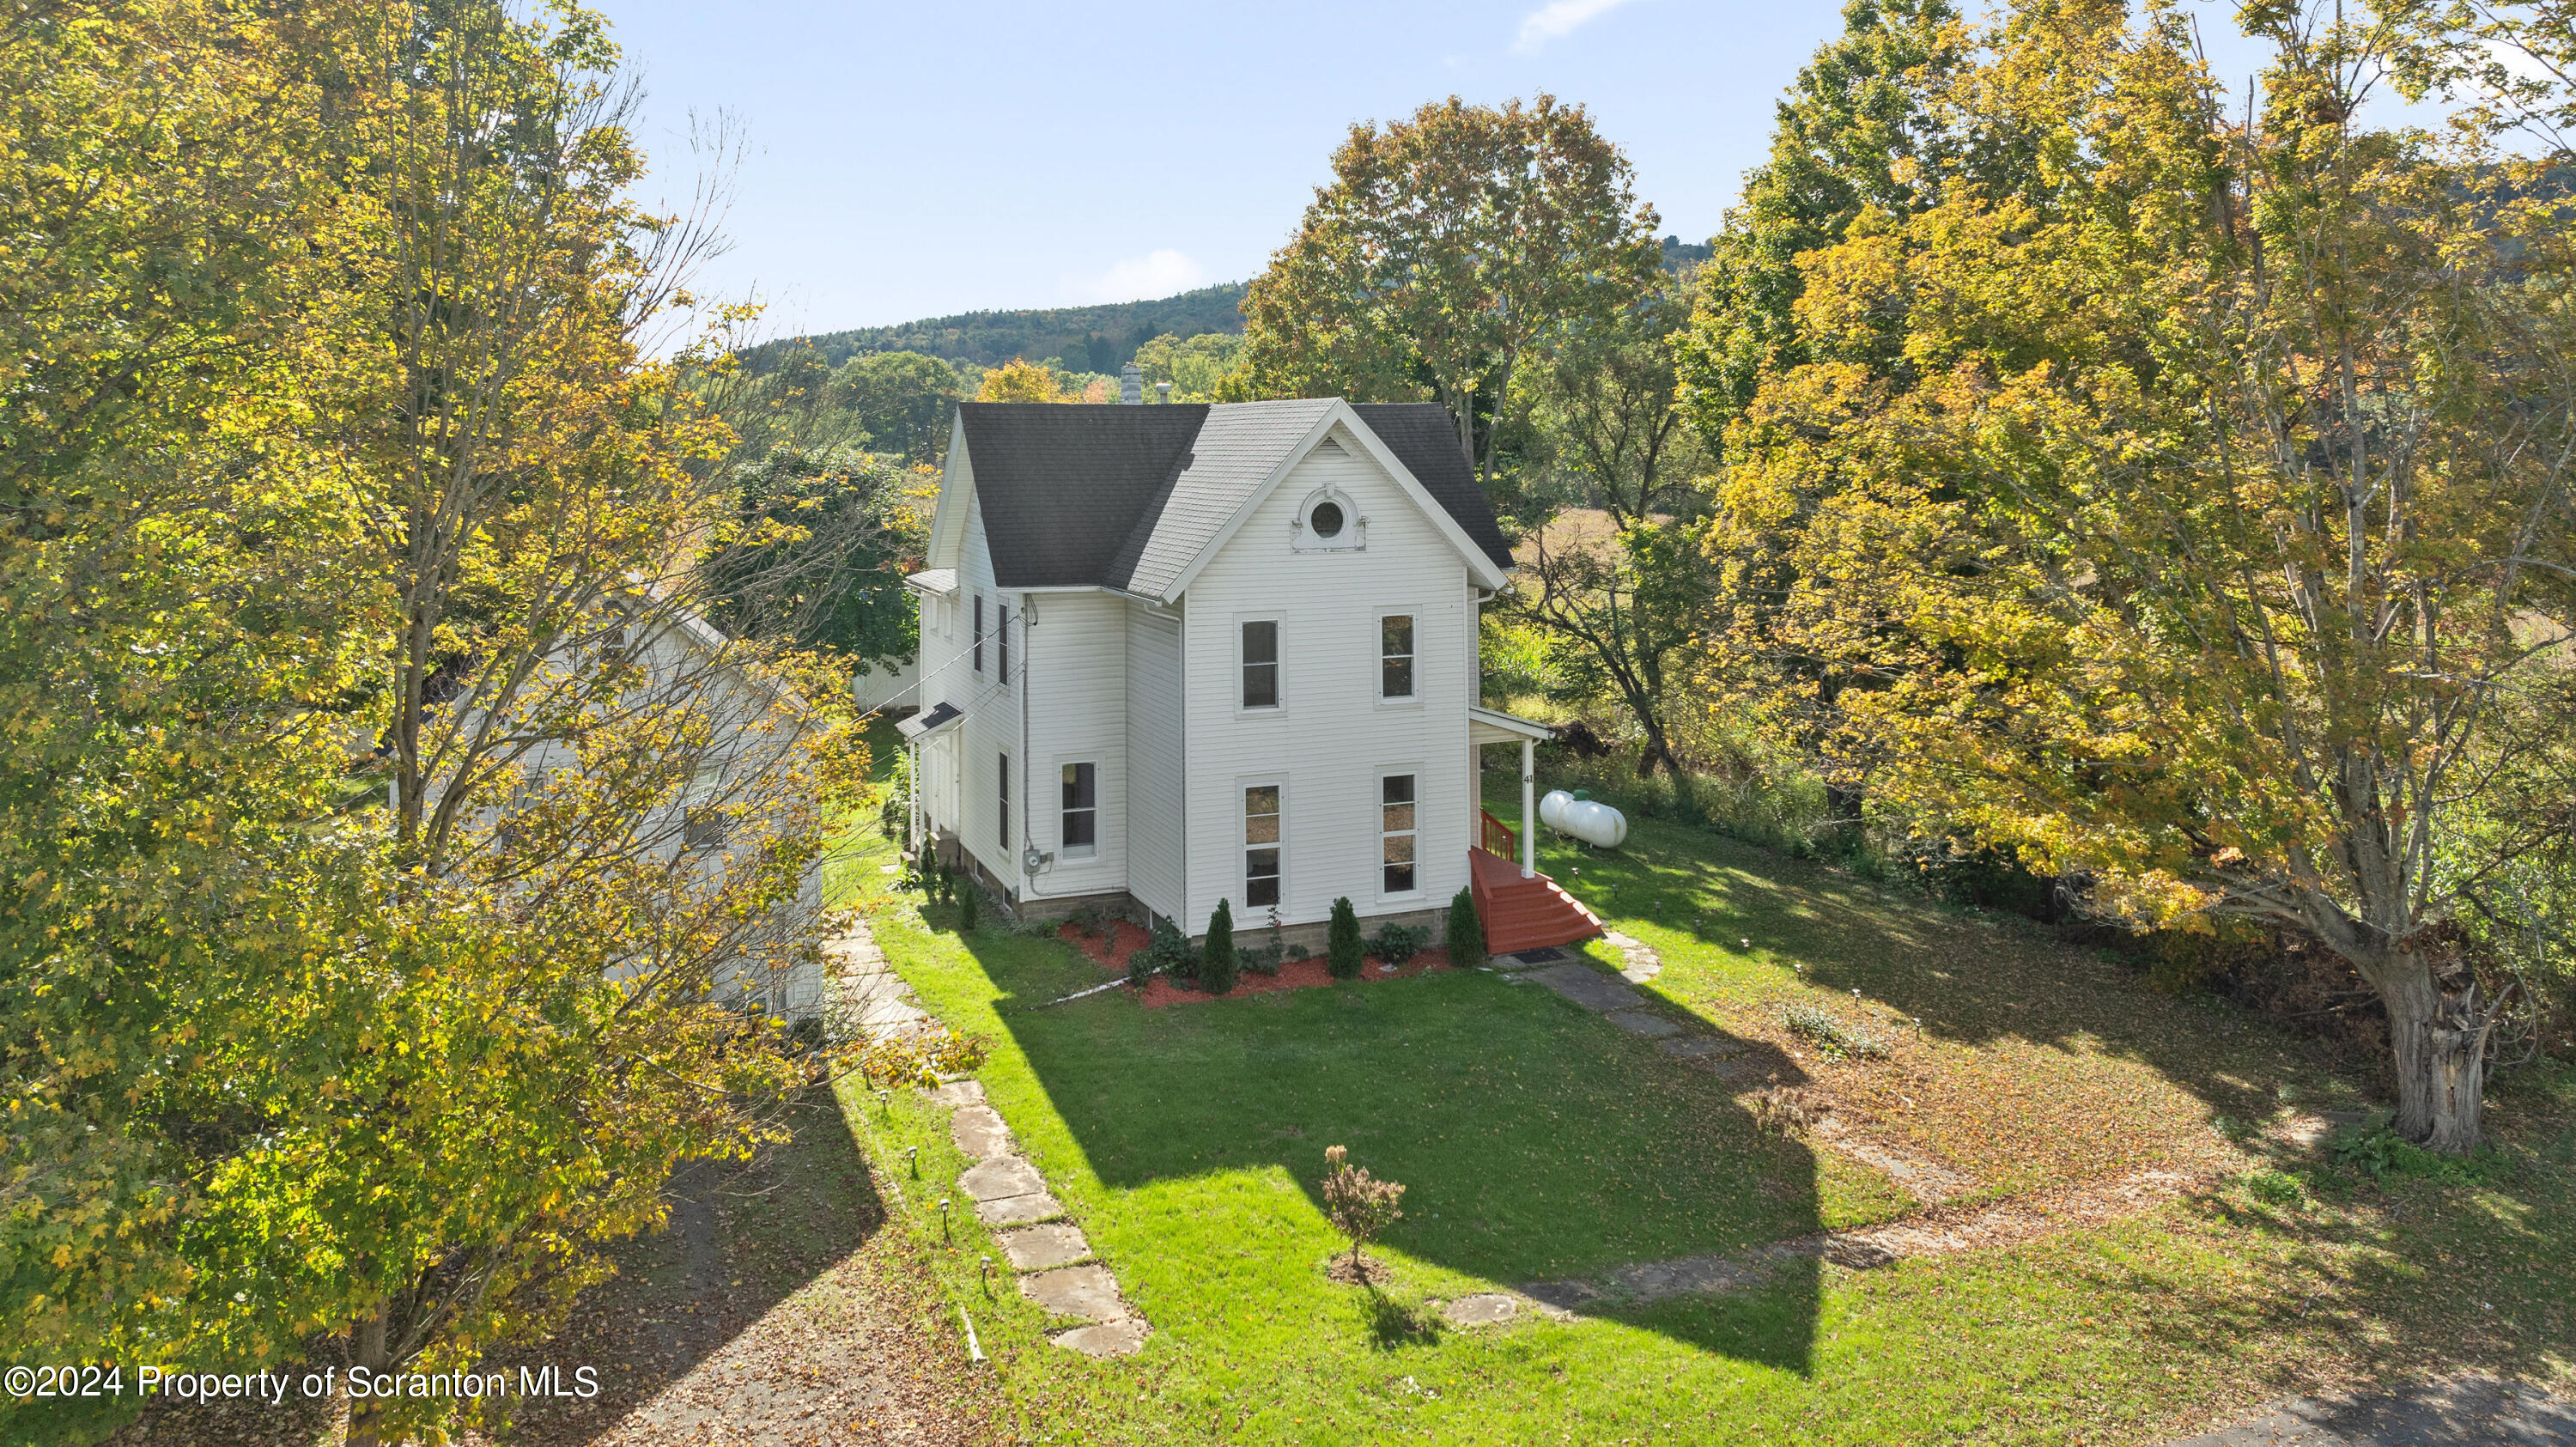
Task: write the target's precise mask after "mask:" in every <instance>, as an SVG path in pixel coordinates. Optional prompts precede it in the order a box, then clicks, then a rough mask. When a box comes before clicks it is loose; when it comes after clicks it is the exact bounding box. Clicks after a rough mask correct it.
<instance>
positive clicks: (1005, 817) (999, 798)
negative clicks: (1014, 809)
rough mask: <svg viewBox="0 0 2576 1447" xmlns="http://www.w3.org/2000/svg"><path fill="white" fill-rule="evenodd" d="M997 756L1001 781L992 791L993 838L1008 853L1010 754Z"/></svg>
mask: <svg viewBox="0 0 2576 1447" xmlns="http://www.w3.org/2000/svg"><path fill="white" fill-rule="evenodd" d="M999 757H1000V759H1001V761H1002V768H1001V783H1000V786H999V787H997V788H996V789H995V790H994V791H993V802H994V804H995V805H996V817H995V819H994V821H993V838H994V840H995V841H996V842H998V843H999V844H1000V845H1001V846H1002V849H1003V852H1005V853H1008V852H1009V851H1010V847H1011V756H1010V755H1009V754H1002V755H1000V756H999Z"/></svg>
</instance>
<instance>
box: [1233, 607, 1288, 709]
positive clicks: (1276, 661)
mask: <svg viewBox="0 0 2576 1447" xmlns="http://www.w3.org/2000/svg"><path fill="white" fill-rule="evenodd" d="M1246 623H1267V624H1269V625H1271V628H1272V629H1273V632H1272V634H1271V637H1272V638H1273V639H1274V640H1275V641H1276V644H1277V652H1276V654H1275V655H1274V657H1273V659H1272V662H1271V665H1270V666H1271V667H1272V668H1273V669H1275V670H1277V672H1275V673H1274V674H1272V679H1273V690H1274V692H1275V693H1276V694H1277V695H1278V699H1279V701H1278V702H1277V703H1273V704H1266V705H1255V704H1247V703H1245V702H1244V701H1243V670H1244V669H1245V668H1247V667H1249V666H1250V660H1248V659H1246V658H1245V657H1244V656H1243V625H1244V624H1246ZM1230 626H1231V627H1232V628H1233V629H1234V677H1233V679H1232V681H1230V682H1229V683H1228V684H1227V685H1226V686H1227V687H1228V688H1229V689H1231V690H1233V693H1234V714H1235V717H1237V718H1283V717H1285V716H1286V715H1287V713H1288V620H1287V619H1286V618H1284V617H1282V616H1280V615H1279V614H1277V613H1268V612H1264V613H1237V614H1235V615H1234V622H1233V623H1232V624H1231V625H1230Z"/></svg>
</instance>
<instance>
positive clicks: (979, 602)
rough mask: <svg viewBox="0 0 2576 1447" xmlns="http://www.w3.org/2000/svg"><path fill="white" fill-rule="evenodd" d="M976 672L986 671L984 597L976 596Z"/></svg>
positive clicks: (981, 595) (979, 594)
mask: <svg viewBox="0 0 2576 1447" xmlns="http://www.w3.org/2000/svg"><path fill="white" fill-rule="evenodd" d="M974 652H975V671H976V672H977V673H981V672H983V671H984V595H983V594H981V593H978V594H976V595H975V649H974Z"/></svg>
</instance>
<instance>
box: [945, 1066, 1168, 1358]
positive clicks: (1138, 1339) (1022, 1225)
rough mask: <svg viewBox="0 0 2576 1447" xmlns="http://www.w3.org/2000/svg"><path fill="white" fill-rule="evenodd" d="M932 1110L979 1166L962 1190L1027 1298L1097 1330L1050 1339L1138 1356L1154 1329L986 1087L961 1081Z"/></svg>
mask: <svg viewBox="0 0 2576 1447" xmlns="http://www.w3.org/2000/svg"><path fill="white" fill-rule="evenodd" d="M927 1098H928V1099H929V1101H930V1103H931V1104H933V1105H937V1106H942V1107H945V1108H946V1109H948V1110H949V1111H950V1112H951V1114H950V1115H949V1117H948V1138H949V1139H950V1140H951V1141H953V1142H955V1143H956V1145H957V1149H958V1150H959V1152H961V1153H962V1154H964V1155H965V1156H966V1157H967V1158H968V1159H969V1160H972V1161H974V1162H975V1164H973V1165H971V1166H968V1167H967V1168H966V1170H965V1173H964V1174H962V1175H960V1176H959V1177H958V1178H957V1189H958V1190H960V1191H962V1192H964V1193H965V1194H966V1197H967V1199H969V1200H971V1201H973V1202H974V1203H975V1215H976V1217H977V1219H979V1220H981V1221H982V1222H983V1223H984V1224H985V1225H987V1226H993V1227H999V1228H1006V1229H1000V1230H997V1231H996V1232H995V1233H994V1236H993V1242H994V1244H995V1245H997V1246H999V1247H1001V1248H1002V1256H1003V1259H1005V1260H1007V1261H1009V1262H1010V1264H1011V1270H1012V1271H1014V1272H1016V1273H1018V1275H1019V1282H1020V1294H1021V1295H1023V1296H1025V1297H1027V1298H1028V1299H1029V1300H1031V1301H1034V1302H1036V1303H1037V1304H1038V1305H1040V1306H1042V1307H1044V1308H1046V1310H1047V1313H1048V1314H1049V1315H1050V1316H1060V1317H1070V1318H1072V1319H1073V1320H1075V1321H1080V1322H1086V1323H1089V1324H1088V1325H1085V1326H1078V1327H1073V1328H1070V1329H1068V1330H1065V1331H1059V1332H1055V1333H1053V1334H1052V1335H1050V1336H1049V1337H1048V1338H1047V1339H1048V1340H1049V1341H1052V1342H1054V1343H1055V1344H1056V1345H1057V1346H1060V1347H1064V1348H1066V1349H1068V1350H1070V1351H1077V1352H1080V1353H1082V1354H1083V1355H1084V1356H1089V1357H1123V1356H1130V1355H1133V1354H1134V1353H1135V1352H1136V1351H1137V1350H1138V1349H1140V1348H1142V1347H1143V1346H1144V1345H1145V1337H1146V1335H1147V1334H1148V1333H1149V1332H1150V1331H1151V1328H1150V1327H1148V1326H1147V1325H1146V1324H1145V1319H1144V1318H1143V1317H1141V1316H1138V1315H1137V1314H1136V1312H1135V1309H1134V1308H1132V1307H1130V1306H1129V1305H1128V1304H1127V1299H1126V1298H1125V1297H1124V1296H1121V1295H1120V1294H1119V1292H1118V1278H1116V1277H1115V1276H1112V1275H1110V1274H1109V1268H1108V1267H1107V1266H1104V1265H1102V1264H1101V1263H1100V1262H1099V1261H1098V1260H1097V1259H1095V1258H1094V1257H1093V1255H1092V1252H1091V1242H1090V1241H1089V1240H1087V1239H1086V1238H1085V1237H1084V1236H1083V1234H1082V1228H1081V1227H1079V1226H1077V1225H1075V1224H1073V1223H1072V1222H1071V1221H1067V1220H1063V1219H1061V1218H1062V1217H1063V1215H1064V1206H1063V1203H1061V1202H1059V1201H1057V1200H1056V1198H1055V1195H1054V1193H1053V1192H1050V1191H1049V1190H1047V1184H1046V1178H1045V1177H1044V1176H1041V1175H1039V1174H1038V1168H1037V1167H1035V1166H1033V1165H1031V1164H1029V1161H1028V1157H1026V1156H1023V1155H1021V1154H1020V1144H1019V1141H1018V1140H1017V1139H1016V1138H1015V1137H1013V1136H1012V1134H1011V1128H1010V1126H1009V1125H1008V1124H1007V1123H1005V1122H1004V1121H1003V1119H1002V1117H1001V1113H1000V1112H998V1111H996V1110H994V1109H993V1107H992V1105H991V1104H990V1103H988V1102H987V1101H986V1100H985V1099H984V1083H983V1082H982V1081H979V1080H953V1081H950V1082H949V1083H947V1084H946V1085H943V1086H941V1087H939V1088H938V1089H937V1090H934V1091H931V1092H930V1093H929V1095H928V1097H927Z"/></svg>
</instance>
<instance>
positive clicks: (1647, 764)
mask: <svg viewBox="0 0 2576 1447" xmlns="http://www.w3.org/2000/svg"><path fill="white" fill-rule="evenodd" d="M1637 718H1638V721H1639V722H1641V723H1643V724H1644V725H1645V726H1646V749H1645V752H1644V753H1643V754H1642V755H1640V756H1639V758H1638V759H1637V777H1638V778H1640V779H1651V778H1653V777H1654V776H1655V768H1656V766H1657V765H1661V766H1662V767H1663V770H1664V775H1665V777H1667V778H1669V779H1671V780H1672V781H1673V782H1674V783H1676V784H1679V783H1680V782H1681V781H1682V766H1681V763H1680V761H1679V760H1676V759H1675V758H1674V757H1673V745H1672V741H1671V740H1669V739H1667V738H1665V737H1664V725H1663V723H1662V721H1661V720H1659V719H1657V718H1656V717H1655V716H1654V715H1653V714H1650V713H1647V712H1646V711H1645V710H1643V709H1639V710H1638V711H1637Z"/></svg>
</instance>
